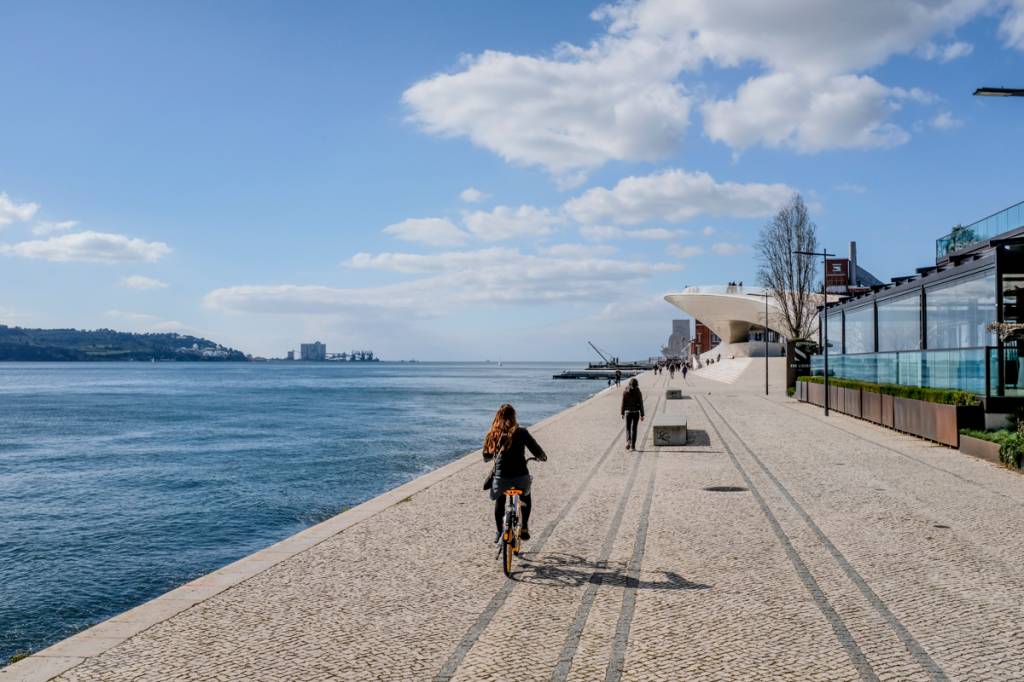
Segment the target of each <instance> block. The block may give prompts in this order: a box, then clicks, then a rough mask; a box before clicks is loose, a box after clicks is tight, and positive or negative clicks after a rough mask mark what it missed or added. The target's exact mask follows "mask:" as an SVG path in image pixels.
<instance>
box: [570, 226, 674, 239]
mask: <svg viewBox="0 0 1024 682" xmlns="http://www.w3.org/2000/svg"><path fill="white" fill-rule="evenodd" d="M684 234H686V230H668V229H665V228H664V227H649V228H645V229H632V230H627V229H625V228H622V227H618V226H616V225H583V226H581V227H580V235H582V236H583V237H584V238H586V239H592V240H594V241H598V242H602V241H610V240H612V239H645V240H666V239H675V238H676V237H680V236H682V235H684Z"/></svg>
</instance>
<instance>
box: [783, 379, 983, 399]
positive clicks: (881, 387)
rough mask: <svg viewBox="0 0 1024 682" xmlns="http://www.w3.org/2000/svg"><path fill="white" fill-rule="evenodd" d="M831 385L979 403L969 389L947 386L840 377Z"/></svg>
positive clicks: (921, 397) (919, 397)
mask: <svg viewBox="0 0 1024 682" xmlns="http://www.w3.org/2000/svg"><path fill="white" fill-rule="evenodd" d="M797 381H806V382H807V383H812V384H823V383H825V378H824V377H821V376H804V377H800V378H799V379H797ZM828 383H829V385H830V386H838V387H842V388H859V389H861V390H862V391H867V392H868V393H881V394H883V395H891V396H895V397H897V398H911V399H913V400H924V401H927V402H930V403H940V404H942V405H978V404H980V400H979V399H978V396H976V395H974V394H973V393H968V392H967V391H957V390H953V389H947V388H925V387H923V386H903V385H900V384H873V383H871V382H868V381H855V380H853V379H840V378H838V377H829V379H828Z"/></svg>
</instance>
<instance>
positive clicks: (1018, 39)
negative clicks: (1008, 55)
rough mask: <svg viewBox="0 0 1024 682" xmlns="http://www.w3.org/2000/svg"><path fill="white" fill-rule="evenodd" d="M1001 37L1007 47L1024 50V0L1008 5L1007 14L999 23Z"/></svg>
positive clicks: (1017, 0)
mask: <svg viewBox="0 0 1024 682" xmlns="http://www.w3.org/2000/svg"><path fill="white" fill-rule="evenodd" d="M999 36H1000V37H1001V38H1002V39H1003V42H1004V43H1005V44H1006V46H1007V47H1014V48H1016V49H1018V50H1024V0H1012V1H1011V2H1009V3H1007V10H1006V14H1004V15H1003V19H1002V21H1001V22H1000V23H999Z"/></svg>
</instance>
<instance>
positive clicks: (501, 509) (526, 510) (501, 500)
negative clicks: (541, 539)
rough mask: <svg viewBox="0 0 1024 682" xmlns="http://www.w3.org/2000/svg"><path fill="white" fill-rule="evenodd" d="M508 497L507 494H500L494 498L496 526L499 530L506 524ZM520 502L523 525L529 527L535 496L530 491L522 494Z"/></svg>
mask: <svg viewBox="0 0 1024 682" xmlns="http://www.w3.org/2000/svg"><path fill="white" fill-rule="evenodd" d="M507 499H508V496H507V495H498V496H497V497H496V498H495V499H494V527H495V528H496V529H497V530H499V531H500V530H501V527H502V526H503V525H505V500H507ZM519 504H520V505H521V509H522V511H523V526H525V527H526V528H529V527H530V510H531V509H532V508H533V497H532V496H531V495H530V493H526V494H524V495H520V496H519Z"/></svg>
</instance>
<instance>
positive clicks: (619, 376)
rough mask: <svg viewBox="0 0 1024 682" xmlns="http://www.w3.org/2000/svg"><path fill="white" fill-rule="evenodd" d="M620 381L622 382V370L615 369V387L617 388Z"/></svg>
mask: <svg viewBox="0 0 1024 682" xmlns="http://www.w3.org/2000/svg"><path fill="white" fill-rule="evenodd" d="M620 381H622V370H621V369H616V370H615V385H616V386H618V385H619V382H620Z"/></svg>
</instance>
